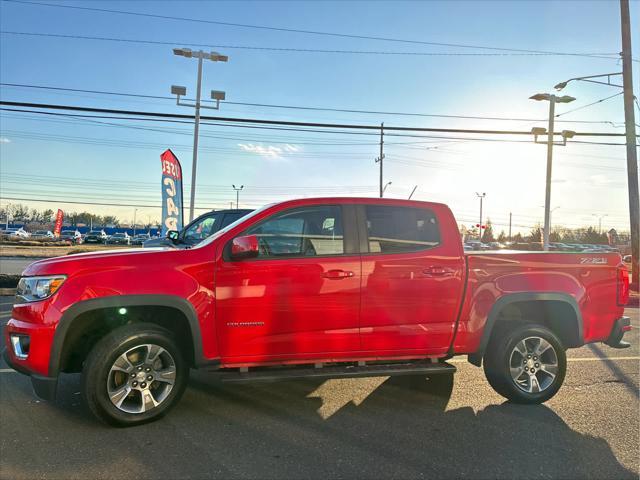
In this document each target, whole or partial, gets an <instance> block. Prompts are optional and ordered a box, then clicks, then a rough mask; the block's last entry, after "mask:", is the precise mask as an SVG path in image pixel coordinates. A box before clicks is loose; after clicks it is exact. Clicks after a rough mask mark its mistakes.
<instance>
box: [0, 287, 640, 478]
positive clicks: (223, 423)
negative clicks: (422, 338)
mask: <svg viewBox="0 0 640 480" xmlns="http://www.w3.org/2000/svg"><path fill="white" fill-rule="evenodd" d="M11 302H12V298H10V297H0V323H2V324H4V323H6V321H7V320H8V318H9V315H10V307H11ZM638 312H639V310H638V309H628V310H627V315H629V316H630V317H631V318H632V324H633V326H634V327H635V328H634V330H633V331H632V332H631V333H630V334H627V337H626V338H627V339H628V340H629V341H631V342H632V343H633V346H632V348H630V349H626V350H614V349H611V348H609V347H607V346H604V345H601V344H598V345H591V346H586V347H583V348H581V349H578V350H571V351H570V352H569V358H570V362H569V369H568V372H567V378H566V380H565V384H564V386H563V387H562V389H561V390H560V392H559V393H558V394H557V395H556V396H555V397H554V398H553V399H552V400H551V401H549V402H548V403H547V404H545V405H539V406H521V405H512V404H509V403H506V402H505V401H504V399H502V397H500V396H499V395H497V394H496V393H494V392H493V390H492V389H491V388H490V387H489V385H488V384H487V383H486V381H485V379H484V376H483V373H482V370H480V369H477V368H476V367H473V366H471V365H469V364H467V363H465V362H464V361H463V359H462V357H460V360H457V362H458V363H456V365H457V366H458V369H459V370H458V373H457V374H456V375H455V377H454V379H453V380H452V381H450V380H451V378H450V377H449V378H443V377H441V378H439V379H434V380H426V379H424V380H420V381H409V380H408V379H406V378H404V379H399V378H396V379H384V378H370V379H342V380H329V381H295V382H280V383H272V384H245V385H225V386H224V387H220V386H218V385H216V384H214V383H213V382H211V381H209V380H208V379H207V376H206V373H201V372H194V374H193V376H192V379H191V382H190V386H189V388H188V389H187V392H186V393H185V396H184V397H183V399H182V401H181V402H180V404H179V405H178V406H177V407H176V408H175V409H174V410H173V411H172V412H171V413H170V414H169V415H168V416H167V417H165V418H164V419H162V420H160V421H158V422H155V423H152V424H149V425H144V426H140V427H135V428H129V429H115V428H110V427H106V426H103V425H101V424H99V423H97V421H95V420H94V419H93V417H91V415H90V414H89V412H88V411H87V410H86V409H85V407H84V406H83V405H82V403H81V399H80V395H79V390H80V379H79V376H78V375H67V376H65V377H63V380H62V381H61V383H60V387H59V392H58V393H59V399H58V401H57V403H56V404H49V403H47V402H43V401H39V400H37V399H36V397H34V396H33V394H32V391H31V385H30V382H29V379H28V378H27V377H25V376H23V375H20V374H18V373H16V372H14V371H13V370H11V369H9V368H7V366H6V365H5V364H2V365H0V432H1V435H0V462H1V463H0V477H2V478H7V479H8V478H11V479H21V478H24V479H32V478H46V479H53V478H85V479H86V478H96V479H97V478H105V479H106V478H108V479H119V478H128V479H130V478H136V479H144V478H171V479H174V478H282V477H288V478H322V479H326V478H381V477H384V478H389V477H395V478H519V479H528V478H593V479H604V478H610V479H623V478H633V479H637V478H638V474H639V471H640V456H639V455H638V454H639V452H640V438H639V437H640V423H639V417H640V402H639V398H638V397H639V393H638V389H639V378H640V372H639V367H640V349H639V336H638V327H639V325H638V323H639V321H638Z"/></svg>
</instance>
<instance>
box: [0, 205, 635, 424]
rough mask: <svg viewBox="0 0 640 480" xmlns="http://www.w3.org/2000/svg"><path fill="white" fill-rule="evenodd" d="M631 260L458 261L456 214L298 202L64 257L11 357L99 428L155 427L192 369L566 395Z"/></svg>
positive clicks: (613, 306)
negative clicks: (474, 381)
mask: <svg viewBox="0 0 640 480" xmlns="http://www.w3.org/2000/svg"><path fill="white" fill-rule="evenodd" d="M628 294H629V277H628V271H627V269H626V267H625V266H624V265H623V263H622V261H621V258H620V255H618V254H605V253H556V252H552V253H542V252H540V253H527V252H478V253H471V254H465V253H464V252H463V248H462V243H461V241H460V235H459V233H458V225H457V224H456V221H455V219H454V217H453V214H452V213H451V211H450V210H449V208H448V207H447V206H446V205H442V204H437V203H426V202H416V201H403V200H391V199H369V198H324V199H304V200H294V201H287V202H283V203H279V204H275V205H269V206H266V207H264V208H262V209H260V210H256V211H254V212H253V213H251V214H250V215H248V216H246V217H243V218H242V219H240V220H238V221H237V222H235V223H233V224H231V225H229V226H227V227H226V228H224V229H223V230H221V231H219V232H217V233H216V234H214V235H213V236H212V237H210V238H208V239H206V240H204V241H202V242H201V243H200V244H198V245H196V246H194V247H193V248H189V249H186V250H184V249H171V248H160V249H144V250H142V249H139V250H124V251H123V250H120V251H111V252H100V253H90V254H79V255H70V256H67V257H59V258H54V259H50V260H42V261H38V262H35V263H33V264H31V265H30V266H29V267H27V269H26V270H25V271H24V273H23V278H22V279H21V280H20V283H19V286H18V290H17V300H16V304H15V305H14V307H13V311H12V314H11V315H12V316H11V320H10V321H9V322H8V324H7V326H6V328H5V334H4V336H5V343H6V350H5V352H6V353H5V358H6V360H7V362H8V363H9V364H10V365H11V366H12V367H13V368H15V369H16V370H18V371H20V372H23V373H26V374H28V375H30V376H31V379H32V383H33V386H34V389H35V391H36V393H37V394H38V395H39V396H40V397H42V398H45V399H50V400H51V399H54V398H55V392H56V386H57V382H58V377H59V375H60V374H61V373H62V372H82V377H83V394H84V398H85V400H86V402H87V403H88V405H89V407H90V409H91V410H92V411H93V412H94V413H95V414H96V416H98V417H99V418H100V419H102V420H104V421H106V422H109V423H112V424H119V425H132V424H138V423H142V422H146V421H150V420H152V419H155V418H158V417H160V416H162V415H163V414H165V413H166V412H167V411H168V410H169V409H170V408H171V407H172V406H173V405H175V404H176V402H177V401H178V399H179V398H180V396H181V395H182V393H183V391H184V389H185V387H186V385H187V381H188V375H189V369H190V368H205V369H208V370H210V371H211V372H212V374H215V375H217V376H218V378H219V379H220V380H221V381H225V382H237V381H247V380H253V381H258V380H275V379H281V378H286V379H291V378H299V377H322V378H336V377H356V376H365V377H366V376H387V375H422V376H427V377H429V376H431V375H435V374H450V373H452V372H453V371H455V367H454V366H453V365H451V364H449V363H447V362H446V361H447V360H448V359H450V358H451V357H453V356H454V355H468V359H469V361H470V362H471V363H473V364H475V365H477V366H481V365H483V366H484V371H485V373H486V377H487V379H488V381H489V383H490V384H491V385H492V386H493V388H494V389H495V390H496V391H497V392H498V393H500V394H501V395H503V396H504V397H506V398H508V399H510V400H512V401H515V402H521V403H540V402H544V401H546V400H548V399H549V398H551V397H552V396H553V395H554V394H555V393H556V392H557V391H558V389H559V388H560V386H561V385H562V382H563V380H564V376H565V371H566V356H565V350H566V349H567V348H574V347H579V346H581V345H584V344H585V343H589V342H606V343H607V344H608V345H611V346H613V347H617V348H623V347H625V346H627V345H628V344H626V343H625V342H623V341H622V337H623V335H624V332H625V331H627V330H628V329H630V322H629V318H627V317H624V316H623V313H624V305H625V303H626V302H627V298H628Z"/></svg>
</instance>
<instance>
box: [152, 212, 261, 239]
mask: <svg viewBox="0 0 640 480" xmlns="http://www.w3.org/2000/svg"><path fill="white" fill-rule="evenodd" d="M252 211H253V210H247V209H236V210H215V211H213V212H209V213H205V214H204V215H200V216H199V217H197V218H196V219H194V220H193V221H192V222H191V223H189V224H188V225H187V226H186V227H185V228H184V229H183V230H182V231H181V232H180V233H179V234H178V238H177V240H175V241H172V240H170V239H168V238H166V237H158V238H151V239H149V240H147V241H146V242H144V244H143V247H144V248H151V247H178V248H180V247H182V248H184V247H191V246H193V245H195V244H197V243H200V242H201V241H202V240H204V239H205V238H207V237H210V236H211V235H213V234H214V233H216V232H217V231H219V230H221V229H223V228H225V227H226V226H228V225H231V224H232V223H233V222H235V221H236V220H238V219H240V218H242V217H244V216H245V215H247V214H249V213H251V212H252Z"/></svg>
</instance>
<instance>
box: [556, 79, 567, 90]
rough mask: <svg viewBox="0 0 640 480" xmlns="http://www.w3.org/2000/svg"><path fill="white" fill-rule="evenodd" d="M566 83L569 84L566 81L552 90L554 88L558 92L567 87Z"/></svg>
mask: <svg viewBox="0 0 640 480" xmlns="http://www.w3.org/2000/svg"><path fill="white" fill-rule="evenodd" d="M567 83H569V80H567V81H566V82H560V83H558V84H557V85H554V87H553V88H555V89H556V90H557V91H560V90H562V89H563V88H564V87H566V86H567Z"/></svg>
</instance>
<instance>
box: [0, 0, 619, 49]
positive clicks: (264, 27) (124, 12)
mask: <svg viewBox="0 0 640 480" xmlns="http://www.w3.org/2000/svg"><path fill="white" fill-rule="evenodd" d="M3 1H7V2H12V3H19V4H23V5H39V6H45V7H53V8H67V9H75V10H84V11H92V12H100V13H112V14H119V15H130V16H138V17H146V18H158V19H163V20H171V21H183V22H194V23H205V24H213V25H223V26H227V27H236V28H249V29H259V30H271V31H279V32H287V33H299V34H305V35H318V36H326V37H339V38H351V39H359V40H376V41H384V42H395V43H405V44H414V45H430V46H438V47H455V48H470V49H476V50H492V51H500V52H519V53H529V54H545V55H564V56H580V57H600V58H612V57H613V58H614V59H617V58H618V57H619V54H618V53H578V52H554V51H546V50H531V49H521V48H506V47H490V46H486V45H468V44H460V43H445V42H429V41H423V40H409V39H401V38H390V37H380V36H371V35H357V34H348V33H338V32H322V31H317V30H303V29H294V28H283V27H272V26H267V25H253V24H245V23H233V22H222V21H219V20H208V19H202V18H188V17H177V16H174V15H172V16H168V15H159V14H151V13H142V12H132V11H127V10H112V9H106V8H95V7H81V6H77V5H60V4H52V3H45V2H26V1H22V0H3Z"/></svg>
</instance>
